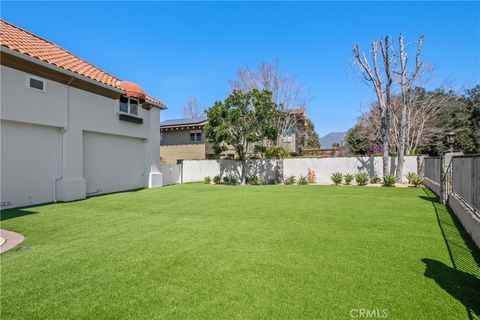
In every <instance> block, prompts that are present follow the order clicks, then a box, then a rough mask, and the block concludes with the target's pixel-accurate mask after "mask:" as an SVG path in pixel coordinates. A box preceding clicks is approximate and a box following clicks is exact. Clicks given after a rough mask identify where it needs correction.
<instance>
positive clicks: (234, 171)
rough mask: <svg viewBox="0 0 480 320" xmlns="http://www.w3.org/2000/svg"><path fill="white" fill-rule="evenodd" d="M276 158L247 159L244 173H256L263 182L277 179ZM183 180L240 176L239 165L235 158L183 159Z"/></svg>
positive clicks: (249, 174) (248, 174) (250, 174)
mask: <svg viewBox="0 0 480 320" xmlns="http://www.w3.org/2000/svg"><path fill="white" fill-rule="evenodd" d="M276 166H277V161H276V160H248V161H247V170H246V175H247V177H248V176H252V175H257V176H259V177H260V179H262V180H263V181H264V182H268V181H269V180H274V179H277V170H276ZM182 172H183V182H192V181H203V179H204V178H205V177H207V176H208V177H211V178H213V177H214V176H216V175H220V176H222V177H225V176H228V175H234V176H236V177H237V178H239V177H240V176H241V165H240V162H239V161H236V160H227V159H225V160H185V161H183V169H182Z"/></svg>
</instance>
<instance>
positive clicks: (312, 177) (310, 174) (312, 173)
mask: <svg viewBox="0 0 480 320" xmlns="http://www.w3.org/2000/svg"><path fill="white" fill-rule="evenodd" d="M307 181H308V183H312V184H313V183H317V176H316V175H315V170H313V169H310V168H309V169H308V172H307Z"/></svg>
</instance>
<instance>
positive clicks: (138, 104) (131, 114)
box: [118, 97, 141, 118]
mask: <svg viewBox="0 0 480 320" xmlns="http://www.w3.org/2000/svg"><path fill="white" fill-rule="evenodd" d="M123 98H126V99H127V100H128V103H127V109H128V110H127V112H125V111H122V110H120V99H118V113H122V114H127V115H129V116H132V117H137V118H141V117H140V116H139V115H138V114H139V113H140V100H139V99H137V98H134V97H123ZM131 100H135V101H137V114H133V113H131V111H130V101H131Z"/></svg>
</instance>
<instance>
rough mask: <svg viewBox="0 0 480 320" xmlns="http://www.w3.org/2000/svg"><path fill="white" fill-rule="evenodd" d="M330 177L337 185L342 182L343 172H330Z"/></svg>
mask: <svg viewBox="0 0 480 320" xmlns="http://www.w3.org/2000/svg"><path fill="white" fill-rule="evenodd" d="M330 179H332V181H333V183H335V185H339V184H341V183H342V180H343V174H341V173H340V172H334V173H333V174H332V176H331V177H330Z"/></svg>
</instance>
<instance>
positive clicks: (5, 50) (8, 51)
mask: <svg viewBox="0 0 480 320" xmlns="http://www.w3.org/2000/svg"><path fill="white" fill-rule="evenodd" d="M0 51H1V52H3V53H6V54H10V55H12V56H14V57H17V58H20V59H24V60H26V61H29V62H31V63H34V64H37V65H39V66H42V67H45V68H48V69H51V70H54V71H56V72H59V73H63V74H65V75H67V76H69V77H73V78H76V79H79V80H82V81H85V82H88V83H90V84H93V85H96V86H99V87H101V88H104V89H107V90H111V91H113V92H115V93H119V94H125V91H124V90H121V89H118V88H115V87H112V86H109V85H107V84H104V83H102V82H98V81H96V80H93V79H90V78H88V77H85V76H82V75H81V74H78V73H75V72H72V71H69V70H66V69H64V68H61V67H57V66H55V65H53V64H50V63H48V62H45V61H42V60H39V59H36V58H33V57H31V56H29V55H27V54H24V53H21V52H19V51H16V50H12V49H10V48H7V47H4V46H0ZM146 102H147V103H148V104H150V105H152V106H154V107H156V108H159V109H161V110H165V109H167V107H166V106H165V105H164V104H161V103H156V102H154V101H150V100H147V101H146Z"/></svg>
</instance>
